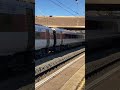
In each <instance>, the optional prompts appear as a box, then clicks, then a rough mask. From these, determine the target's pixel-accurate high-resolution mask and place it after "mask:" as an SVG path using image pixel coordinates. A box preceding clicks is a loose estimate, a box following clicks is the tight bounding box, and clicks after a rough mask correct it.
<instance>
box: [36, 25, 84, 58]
mask: <svg viewBox="0 0 120 90" xmlns="http://www.w3.org/2000/svg"><path fill="white" fill-rule="evenodd" d="M84 40H85V37H84V34H82V33H80V32H76V31H70V30H65V29H59V28H49V27H45V26H42V25H37V24H36V25H35V50H36V51H38V52H39V53H38V54H39V55H41V56H42V55H43V54H46V53H48V52H49V51H58V50H62V49H68V48H70V47H74V46H78V45H80V44H82V42H84Z"/></svg>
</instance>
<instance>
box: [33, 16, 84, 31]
mask: <svg viewBox="0 0 120 90" xmlns="http://www.w3.org/2000/svg"><path fill="white" fill-rule="evenodd" d="M35 24H41V25H44V26H48V27H58V28H65V29H71V30H81V29H85V17H83V16H79V17H78V16H76V17H75V16H36V17H35Z"/></svg>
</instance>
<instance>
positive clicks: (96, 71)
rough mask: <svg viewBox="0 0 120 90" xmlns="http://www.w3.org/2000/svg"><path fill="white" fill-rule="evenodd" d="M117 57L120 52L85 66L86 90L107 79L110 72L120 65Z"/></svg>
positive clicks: (119, 58) (119, 59)
mask: <svg viewBox="0 0 120 90" xmlns="http://www.w3.org/2000/svg"><path fill="white" fill-rule="evenodd" d="M119 56H120V52H116V53H114V54H110V55H108V56H107V57H104V58H102V59H99V60H96V61H93V62H90V63H87V64H86V70H87V71H86V75H85V78H86V87H85V88H86V90H89V89H90V88H91V87H93V86H95V85H96V84H97V83H99V82H100V81H102V80H104V79H105V78H107V77H109V75H110V73H111V72H110V71H112V70H113V69H114V68H116V67H117V66H119V64H120V57H119ZM115 70H117V69H115ZM115 70H114V71H115ZM114 71H113V72H114ZM113 72H112V73H113ZM106 73H107V74H106ZM112 73H111V74H112ZM103 77H104V78H103Z"/></svg>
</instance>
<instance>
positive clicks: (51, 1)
mask: <svg viewBox="0 0 120 90" xmlns="http://www.w3.org/2000/svg"><path fill="white" fill-rule="evenodd" d="M49 1H51V2H52V3H53V4H55V5H57V6H59V7H61V8H63V9H64V10H65V11H67V12H68V13H70V14H72V15H73V16H75V14H73V13H71V12H70V11H68V10H67V9H66V8H64V7H62V6H61V5H59V4H58V3H56V2H54V1H53V0H49ZM75 17H76V16H75Z"/></svg>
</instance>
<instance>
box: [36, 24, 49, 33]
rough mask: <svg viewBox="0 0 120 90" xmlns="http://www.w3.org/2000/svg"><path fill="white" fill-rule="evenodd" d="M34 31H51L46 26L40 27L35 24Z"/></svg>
mask: <svg viewBox="0 0 120 90" xmlns="http://www.w3.org/2000/svg"><path fill="white" fill-rule="evenodd" d="M35 28H36V29H35V31H45V30H51V29H50V28H49V27H46V26H43V25H40V24H35ZM37 28H40V29H37Z"/></svg>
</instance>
